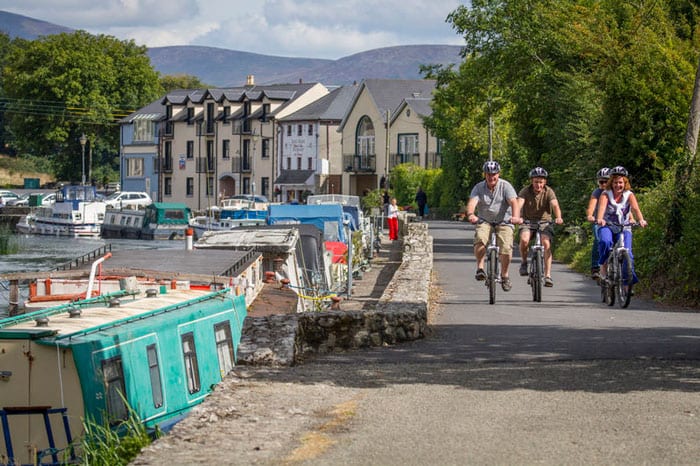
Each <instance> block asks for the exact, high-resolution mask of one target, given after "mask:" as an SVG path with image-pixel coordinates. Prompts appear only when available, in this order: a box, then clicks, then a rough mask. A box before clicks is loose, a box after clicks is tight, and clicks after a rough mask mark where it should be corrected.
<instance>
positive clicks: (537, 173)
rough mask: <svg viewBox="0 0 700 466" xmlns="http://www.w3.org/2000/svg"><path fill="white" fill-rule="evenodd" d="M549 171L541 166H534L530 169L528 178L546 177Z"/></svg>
mask: <svg viewBox="0 0 700 466" xmlns="http://www.w3.org/2000/svg"><path fill="white" fill-rule="evenodd" d="M548 176H549V173H547V170H545V169H544V168H542V167H535V168H533V169H532V170H530V178H547V177H548Z"/></svg>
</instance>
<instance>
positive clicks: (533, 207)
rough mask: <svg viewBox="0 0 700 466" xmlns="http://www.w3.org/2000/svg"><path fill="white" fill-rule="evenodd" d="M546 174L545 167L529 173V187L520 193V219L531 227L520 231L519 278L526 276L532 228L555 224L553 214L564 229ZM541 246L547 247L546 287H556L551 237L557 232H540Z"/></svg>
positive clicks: (545, 261) (550, 228)
mask: <svg viewBox="0 0 700 466" xmlns="http://www.w3.org/2000/svg"><path fill="white" fill-rule="evenodd" d="M548 176H549V174H548V173H547V170H545V169H544V168H542V167H535V168H533V169H532V170H530V185H529V186H527V187H525V188H523V189H522V190H521V191H520V192H519V193H518V204H519V205H520V215H521V216H522V217H523V220H524V221H528V222H530V223H531V226H529V227H525V228H520V244H519V247H520V257H521V259H522V262H521V263H520V271H519V272H520V275H521V276H523V277H524V276H527V248H528V244H529V243H530V236H531V235H530V228H533V227H537V222H540V221H552V213H554V223H556V224H557V225H561V224H562V223H563V220H562V218H561V209H560V208H559V201H557V196H556V194H555V193H554V190H553V189H552V188H550V187H549V186H547V177H548ZM540 230H541V231H540V235H541V238H542V246H544V286H547V287H551V286H554V282H553V281H552V276H551V270H552V249H551V245H552V237H553V236H554V230H553V228H552V227H551V226H547V227H545V228H543V229H542V228H541V229H540Z"/></svg>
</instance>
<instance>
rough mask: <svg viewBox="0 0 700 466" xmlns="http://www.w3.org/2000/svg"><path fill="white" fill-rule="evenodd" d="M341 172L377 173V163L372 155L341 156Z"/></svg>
mask: <svg viewBox="0 0 700 466" xmlns="http://www.w3.org/2000/svg"><path fill="white" fill-rule="evenodd" d="M343 171H346V172H375V171H377V161H376V157H375V155H374V154H372V155H360V154H352V155H343Z"/></svg>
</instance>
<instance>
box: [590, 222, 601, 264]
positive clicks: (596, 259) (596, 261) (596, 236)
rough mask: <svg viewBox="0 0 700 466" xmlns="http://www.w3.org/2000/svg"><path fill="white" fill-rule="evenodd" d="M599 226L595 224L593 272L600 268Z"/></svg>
mask: <svg viewBox="0 0 700 466" xmlns="http://www.w3.org/2000/svg"><path fill="white" fill-rule="evenodd" d="M598 255H599V254H598V225H596V224H595V223H594V224H593V247H592V248H591V270H593V269H597V268H599V267H600V265H599V264H598Z"/></svg>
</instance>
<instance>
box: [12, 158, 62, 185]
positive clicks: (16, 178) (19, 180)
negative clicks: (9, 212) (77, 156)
mask: <svg viewBox="0 0 700 466" xmlns="http://www.w3.org/2000/svg"><path fill="white" fill-rule="evenodd" d="M39 165H40V161H36V160H34V159H26V158H20V157H10V156H8V155H4V154H0V188H3V189H12V188H22V187H23V186H24V179H25V178H39V183H40V185H41V186H43V185H44V184H46V183H50V182H52V181H55V180H56V178H55V177H54V176H53V175H52V174H50V173H47V171H46V170H45V169H42V167H40V166H39Z"/></svg>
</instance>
